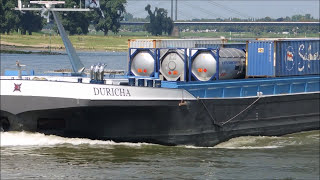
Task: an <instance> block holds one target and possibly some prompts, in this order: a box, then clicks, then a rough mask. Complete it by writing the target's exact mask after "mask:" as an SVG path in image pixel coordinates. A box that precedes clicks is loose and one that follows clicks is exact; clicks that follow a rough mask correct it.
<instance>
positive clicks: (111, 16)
mask: <svg viewBox="0 0 320 180" xmlns="http://www.w3.org/2000/svg"><path fill="white" fill-rule="evenodd" d="M79 3H82V4H81V6H82V7H84V1H80V2H79V1H73V0H65V4H64V5H63V6H62V7H65V8H74V7H80V4H79ZM125 4H126V0H100V8H101V11H102V12H103V13H104V18H103V17H102V14H101V11H100V10H94V11H93V12H63V13H58V16H60V18H61V19H62V24H63V26H64V28H65V29H66V30H67V31H68V32H69V34H70V35H73V34H87V33H88V27H89V25H90V24H92V25H93V26H94V27H95V29H96V30H97V31H103V32H104V34H105V35H107V34H108V32H109V31H112V32H114V33H117V32H119V28H120V21H121V20H122V19H123V14H124V12H125ZM22 5H25V7H39V5H38V6H37V5H33V4H29V0H22ZM15 7H17V0H0V33H7V34H9V33H10V32H13V31H16V32H18V31H19V32H20V33H21V34H30V35H31V34H32V32H38V31H41V30H42V28H43V27H44V25H45V24H46V21H45V20H44V19H43V18H42V17H41V16H40V14H41V12H40V11H24V12H19V11H15V10H13V9H14V8H15ZM59 7H61V6H59ZM50 19H51V21H52V20H53V17H52V16H50Z"/></svg>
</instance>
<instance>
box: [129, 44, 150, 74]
mask: <svg viewBox="0 0 320 180" xmlns="http://www.w3.org/2000/svg"><path fill="white" fill-rule="evenodd" d="M155 69H156V59H155V55H154V54H153V52H152V51H151V49H150V50H147V49H145V50H139V49H137V50H136V51H135V52H134V53H133V54H132V55H130V72H131V73H132V75H135V76H152V75H154V73H155Z"/></svg>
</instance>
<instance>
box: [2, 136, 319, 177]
mask: <svg viewBox="0 0 320 180" xmlns="http://www.w3.org/2000/svg"><path fill="white" fill-rule="evenodd" d="M319 132H320V131H309V132H302V133H296V134H290V135H286V136H281V137H266V136H246V137H238V138H234V139H231V140H229V141H227V142H224V143H221V144H219V145H217V146H214V147H194V146H174V147H168V146H161V145H155V144H148V143H115V142H113V141H100V140H89V139H81V138H63V137H58V136H53V135H44V134H40V133H28V132H2V133H1V179H2V178H5V179H6V178H11V179H17V178H22V177H24V178H34V179H39V178H40V179H42V178H50V179H78V178H81V179H90V178H92V179H132V178H138V179H155V178H156V179H159V178H165V179H172V178H174V179H176V178H179V179H180V178H183V179H190V178H194V179H319V140H320V136H319Z"/></svg>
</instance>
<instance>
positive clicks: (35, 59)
mask: <svg viewBox="0 0 320 180" xmlns="http://www.w3.org/2000/svg"><path fill="white" fill-rule="evenodd" d="M79 56H80V58H81V60H82V62H83V63H84V65H85V66H86V67H87V68H89V67H90V65H92V64H94V63H98V62H102V63H106V64H108V68H109V69H123V70H126V64H127V54H126V53H80V54H79ZM16 60H20V62H21V64H25V65H27V66H26V67H25V68H26V70H31V69H34V70H35V71H36V73H43V72H45V71H48V70H55V69H70V68H71V66H70V63H69V60H68V58H67V56H66V55H50V56H48V55H38V54H27V55H21V54H19V55H17V54H1V62H0V65H1V74H3V71H4V69H15V61H16ZM319 133H320V131H319V130H317V131H309V132H301V133H296V134H290V135H286V136H282V137H264V136H260V137H253V136H246V137H239V138H234V139H231V140H230V141H228V142H225V143H222V144H219V145H217V146H215V147H209V148H207V147H206V148H201V147H193V146H175V147H168V146H160V145H154V144H146V143H115V142H112V141H96V140H89V139H74V138H62V137H58V136H47V135H43V134H39V133H28V132H5V133H3V132H1V134H0V136H1V141H0V142H1V166H0V167H1V180H2V179H286V180H289V179H314V180H319V152H320V150H319V149H320V148H319V146H320V145H319V141H320V135H319Z"/></svg>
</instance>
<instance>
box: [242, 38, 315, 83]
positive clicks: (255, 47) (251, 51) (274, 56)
mask: <svg viewBox="0 0 320 180" xmlns="http://www.w3.org/2000/svg"><path fill="white" fill-rule="evenodd" d="M319 44H320V40H319V39H297V40H275V41H248V42H247V61H246V63H247V73H246V75H247V76H248V77H259V76H262V77H270V76H271V77H275V76H298V75H311V74H320V70H319V68H320V65H319V64H320V53H319V51H320V49H319V48H320V46H319Z"/></svg>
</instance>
